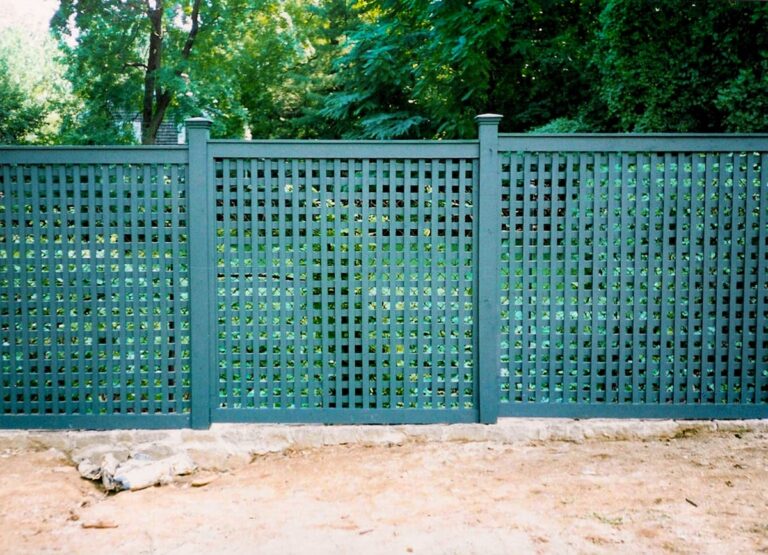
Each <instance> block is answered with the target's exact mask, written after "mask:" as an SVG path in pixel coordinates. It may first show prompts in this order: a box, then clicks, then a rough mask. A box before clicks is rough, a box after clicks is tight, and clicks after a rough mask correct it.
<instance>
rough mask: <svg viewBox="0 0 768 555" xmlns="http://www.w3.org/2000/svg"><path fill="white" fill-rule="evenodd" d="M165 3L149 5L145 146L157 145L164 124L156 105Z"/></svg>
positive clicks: (143, 116)
mask: <svg viewBox="0 0 768 555" xmlns="http://www.w3.org/2000/svg"><path fill="white" fill-rule="evenodd" d="M163 2H164V0H157V1H156V3H155V7H154V8H152V7H151V6H150V5H149V4H147V17H149V22H150V35H149V54H148V55H147V72H146V73H145V74H144V103H143V105H142V109H141V144H144V145H153V144H155V142H156V140H157V130H158V128H159V127H160V123H161V122H162V116H161V117H160V120H159V121H157V117H156V115H157V114H156V110H155V106H154V104H155V92H156V89H157V87H158V83H157V73H158V71H159V70H160V68H161V67H162V63H163V8H164V6H163ZM163 115H165V114H163Z"/></svg>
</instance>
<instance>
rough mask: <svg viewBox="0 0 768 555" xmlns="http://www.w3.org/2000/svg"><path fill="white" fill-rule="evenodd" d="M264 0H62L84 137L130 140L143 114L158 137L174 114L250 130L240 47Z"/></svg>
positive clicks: (57, 23)
mask: <svg viewBox="0 0 768 555" xmlns="http://www.w3.org/2000/svg"><path fill="white" fill-rule="evenodd" d="M257 6H258V4H257V3H255V2H253V1H248V0H62V1H61V5H60V7H59V10H58V11H57V13H56V15H55V16H54V18H53V20H52V22H51V26H52V29H53V31H54V33H55V35H56V37H57V38H58V39H59V43H60V46H61V48H62V50H63V52H64V58H65V60H66V62H67V64H68V68H69V69H68V74H67V75H68V78H69V79H70V81H71V82H72V86H73V90H74V93H75V94H76V95H77V97H78V98H79V99H80V100H81V101H82V103H83V106H84V109H83V112H82V114H79V115H78V117H77V118H76V120H75V121H73V122H72V127H73V129H75V130H76V131H77V133H79V134H80V135H81V136H82V142H95V141H97V140H98V141H101V140H102V139H103V138H104V137H107V138H110V137H111V138H112V140H109V141H108V142H122V141H123V140H125V138H126V137H125V130H126V123H127V122H130V121H131V120H133V119H134V118H135V117H137V116H140V117H141V120H142V129H143V135H144V136H143V141H144V142H153V140H154V133H155V132H156V130H157V127H158V126H159V124H160V123H161V122H162V121H163V120H164V119H165V118H166V117H167V116H170V117H173V118H174V119H176V120H177V121H181V120H182V119H184V117H186V116H189V115H198V114H199V113H201V112H209V113H210V114H211V115H213V116H214V117H215V119H216V120H217V127H216V129H215V130H214V131H215V132H218V133H221V134H225V135H232V134H237V133H238V132H239V133H242V124H243V117H242V114H241V113H239V111H238V105H237V103H236V101H235V100H234V99H233V94H232V92H231V91H232V83H233V80H234V71H233V68H232V64H231V62H232V60H233V58H234V56H233V52H232V51H231V48H230V47H231V46H232V45H237V44H240V42H241V39H242V33H243V30H244V29H245V28H246V26H247V24H248V23H249V22H250V15H251V14H252V13H253V12H254V11H255V9H256V8H257Z"/></svg>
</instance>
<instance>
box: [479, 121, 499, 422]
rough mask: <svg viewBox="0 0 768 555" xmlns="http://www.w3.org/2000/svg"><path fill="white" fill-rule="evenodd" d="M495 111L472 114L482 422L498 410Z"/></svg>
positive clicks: (497, 196)
mask: <svg viewBox="0 0 768 555" xmlns="http://www.w3.org/2000/svg"><path fill="white" fill-rule="evenodd" d="M501 118H502V116H500V115H498V114H482V115H479V116H477V117H476V118H475V120H476V121H477V125H478V138H479V140H480V177H479V179H478V183H477V189H478V190H477V191H476V192H475V195H474V196H475V201H476V206H477V212H476V214H477V228H476V229H477V242H476V243H475V244H476V245H477V258H476V261H477V264H476V266H475V269H476V276H475V283H476V287H475V322H476V325H475V333H476V336H475V349H476V351H475V352H476V355H475V360H476V361H477V375H478V381H479V384H478V404H479V409H480V422H482V423H484V424H492V423H495V422H496V420H497V419H498V415H499V395H500V391H499V366H500V359H499V357H500V345H499V341H500V337H501V327H500V315H499V280H500V279H501V276H500V273H499V242H500V234H501V211H500V209H499V206H500V203H501V175H500V169H499V156H498V150H499V122H500V121H501Z"/></svg>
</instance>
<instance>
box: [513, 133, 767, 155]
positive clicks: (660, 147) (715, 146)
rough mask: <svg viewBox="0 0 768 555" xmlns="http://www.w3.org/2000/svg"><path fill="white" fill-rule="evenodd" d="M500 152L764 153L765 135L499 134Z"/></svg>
mask: <svg viewBox="0 0 768 555" xmlns="http://www.w3.org/2000/svg"><path fill="white" fill-rule="evenodd" d="M499 150H501V151H539V152H768V134H762V133H761V134H739V135H736V134H706V133H654V134H639V133H638V134H631V133H630V134H626V133H615V134H614V133H593V134H587V133H568V134H559V133H558V134H555V133H553V134H543V133H542V134H532V133H528V134H526V133H500V134H499Z"/></svg>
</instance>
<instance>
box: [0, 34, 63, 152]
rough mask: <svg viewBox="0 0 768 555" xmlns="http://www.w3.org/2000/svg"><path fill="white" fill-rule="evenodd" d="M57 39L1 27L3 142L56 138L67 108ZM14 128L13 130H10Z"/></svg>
mask: <svg viewBox="0 0 768 555" xmlns="http://www.w3.org/2000/svg"><path fill="white" fill-rule="evenodd" d="M56 57H57V48H56V43H55V42H54V41H53V39H52V38H51V37H50V36H48V35H47V34H46V33H40V32H37V31H34V30H26V29H13V28H5V29H2V30H1V31H0V81H1V82H2V84H0V89H2V91H3V92H2V93H0V94H2V100H0V104H2V112H0V113H2V114H3V115H4V117H3V119H4V121H3V122H1V123H0V126H2V127H3V128H4V130H5V131H4V132H3V133H2V135H3V141H4V142H20V141H23V142H26V143H34V144H47V143H50V142H53V141H55V140H56V139H57V135H58V132H59V127H60V125H61V120H62V117H63V115H64V113H65V111H67V110H68V109H70V102H71V100H72V99H71V95H70V92H69V83H68V82H67V81H66V79H65V78H64V68H63V67H62V66H61V64H59V63H58V61H57V60H56ZM10 129H14V130H15V131H14V132H9V130H10Z"/></svg>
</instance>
